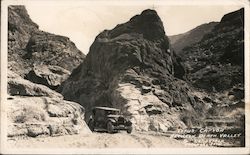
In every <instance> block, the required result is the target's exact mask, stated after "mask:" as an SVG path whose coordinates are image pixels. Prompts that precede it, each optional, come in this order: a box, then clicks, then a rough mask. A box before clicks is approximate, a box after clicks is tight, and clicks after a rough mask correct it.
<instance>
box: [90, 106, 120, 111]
mask: <svg viewBox="0 0 250 155" xmlns="http://www.w3.org/2000/svg"><path fill="white" fill-rule="evenodd" d="M93 109H101V110H112V111H120V110H119V109H116V108H110V107H94V108H93Z"/></svg>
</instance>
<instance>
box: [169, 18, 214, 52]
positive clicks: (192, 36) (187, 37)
mask: <svg viewBox="0 0 250 155" xmlns="http://www.w3.org/2000/svg"><path fill="white" fill-rule="evenodd" d="M217 24H218V22H210V23H207V24H202V25H200V26H197V27H196V28H194V29H192V30H190V31H188V32H186V33H183V34H178V35H173V36H169V40H170V43H171V46H172V48H173V49H174V50H175V52H176V53H177V54H179V53H180V52H181V51H182V49H183V48H185V47H187V46H192V44H195V43H198V42H199V41H201V39H202V38H203V37H204V36H205V35H206V34H208V33H210V32H211V31H212V30H213V28H214V27H215V26H216V25H217Z"/></svg>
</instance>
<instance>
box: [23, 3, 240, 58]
mask: <svg viewBox="0 0 250 155" xmlns="http://www.w3.org/2000/svg"><path fill="white" fill-rule="evenodd" d="M25 6H26V9H27V11H28V14H29V15H30V17H31V19H32V20H33V21H34V22H35V23H37V24H38V25H39V28H40V29H41V30H43V31H47V32H50V33H53V34H58V35H63V36H67V37H69V38H70V40H71V41H73V42H74V43H75V44H76V46H77V48H78V49H80V50H81V51H82V52H83V53H85V54H87V53H88V51H89V47H90V46H91V44H92V43H93V41H94V39H95V37H96V36H97V35H98V34H99V33H100V32H102V31H103V30H105V29H108V30H109V29H113V28H114V27H115V26H116V25H117V24H121V23H124V22H127V21H128V20H129V19H130V18H131V17H133V16H134V15H136V14H140V13H141V12H142V11H143V10H145V9H154V10H156V11H157V13H158V15H159V16H160V18H161V20H162V22H163V25H164V28H165V32H166V35H168V36H170V35H175V34H181V33H184V32H187V31H189V30H191V29H193V28H195V27H197V26H199V25H201V24H204V23H209V22H212V21H220V20H221V18H222V17H223V15H224V14H227V13H229V12H232V11H235V10H238V9H240V8H241V6H239V5H223V6H222V5H221V6H219V5H218V6H217V5H211V6H207V5H186V6H184V5H171V6H168V5H148V4H147V5H117V6H113V5H73V6H71V5H56V4H54V5H46V4H44V5H34V4H33V5H28V4H27V5H25Z"/></svg>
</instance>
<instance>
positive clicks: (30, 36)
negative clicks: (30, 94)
mask: <svg viewBox="0 0 250 155" xmlns="http://www.w3.org/2000/svg"><path fill="white" fill-rule="evenodd" d="M84 57H85V55H84V54H83V53H82V52H81V51H79V50H78V49H77V47H76V46H75V44H74V43H73V42H71V41H70V40H69V38H67V37H64V36H59V35H54V34H51V33H47V32H43V31H41V30H39V28H38V25H37V24H35V23H34V22H33V21H32V20H31V19H30V17H29V15H28V13H27V10H26V9H25V7H24V6H16V5H15V6H14V5H12V6H9V7H8V68H9V69H10V70H12V71H14V72H15V73H17V74H19V75H21V76H22V77H24V76H25V75H26V74H27V73H28V72H29V71H30V70H31V69H32V68H33V67H34V66H37V65H53V66H59V67H62V68H64V69H67V70H68V71H70V72H71V71H72V70H73V69H74V68H75V67H77V66H78V65H79V64H80V63H81V62H82V61H83V59H84Z"/></svg>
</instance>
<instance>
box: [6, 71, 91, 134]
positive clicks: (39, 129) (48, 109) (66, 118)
mask: <svg viewBox="0 0 250 155" xmlns="http://www.w3.org/2000/svg"><path fill="white" fill-rule="evenodd" d="M8 94H9V95H11V96H9V97H8V136H9V137H16V136H31V137H36V136H39V135H45V136H59V135H65V134H78V133H79V132H86V133H89V132H90V131H89V129H88V127H87V126H86V124H85V122H84V113H85V110H84V108H83V107H82V106H81V105H79V104H77V103H74V102H69V101H65V100H63V96H62V95H61V94H59V93H57V92H55V91H53V90H51V89H49V88H48V87H46V86H44V85H40V84H35V83H32V82H30V81H28V80H25V79H23V78H22V77H20V76H19V75H17V74H15V73H13V72H11V71H9V72H8Z"/></svg>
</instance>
